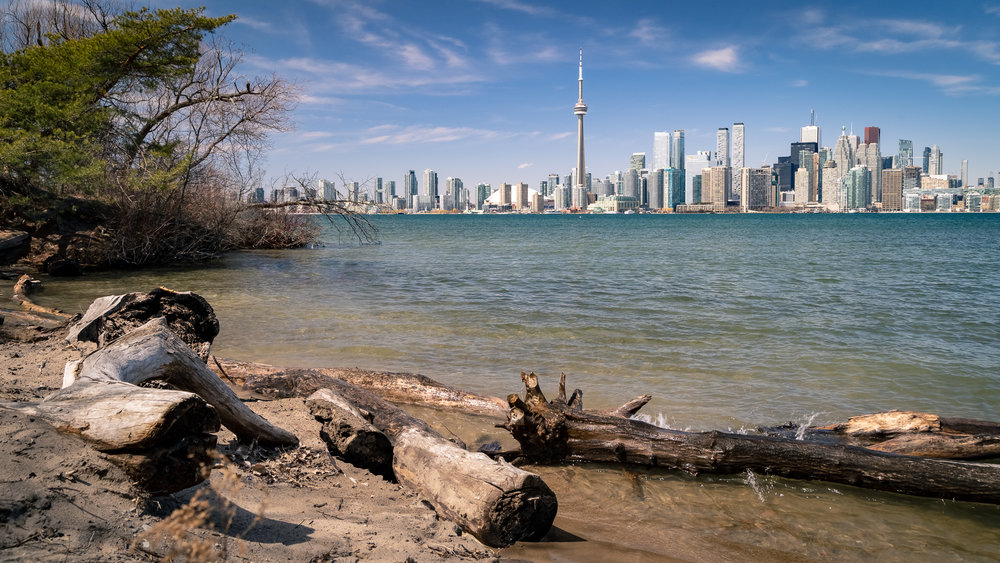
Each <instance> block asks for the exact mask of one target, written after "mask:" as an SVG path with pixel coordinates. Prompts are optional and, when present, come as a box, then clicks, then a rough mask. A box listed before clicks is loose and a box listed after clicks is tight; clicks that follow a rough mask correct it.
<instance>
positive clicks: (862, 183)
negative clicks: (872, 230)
mask: <svg viewBox="0 0 1000 563" xmlns="http://www.w3.org/2000/svg"><path fill="white" fill-rule="evenodd" d="M844 199H845V201H844V205H845V207H846V208H847V209H868V207H869V206H870V205H871V202H872V173H871V170H868V167H867V166H855V167H854V168H851V169H850V170H848V171H847V175H846V176H844Z"/></svg>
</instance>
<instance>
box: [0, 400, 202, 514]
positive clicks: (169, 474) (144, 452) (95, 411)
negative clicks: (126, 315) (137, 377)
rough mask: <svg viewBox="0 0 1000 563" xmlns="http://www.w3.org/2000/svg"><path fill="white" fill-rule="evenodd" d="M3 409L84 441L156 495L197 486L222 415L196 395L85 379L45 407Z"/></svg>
mask: <svg viewBox="0 0 1000 563" xmlns="http://www.w3.org/2000/svg"><path fill="white" fill-rule="evenodd" d="M0 406H4V407H7V408H10V409H14V410H18V411H20V412H23V413H25V414H28V415H32V416H37V417H39V418H41V419H43V420H45V421H46V422H48V423H49V424H51V425H53V426H54V427H55V428H56V429H57V430H59V431H60V432H67V433H70V434H76V435H79V436H80V437H82V438H84V439H86V440H87V441H89V442H90V443H91V444H92V445H93V446H94V448H95V449H97V450H99V451H101V452H104V453H105V454H107V456H108V458H109V459H111V461H113V462H115V463H116V464H118V465H120V466H122V467H123V468H124V469H125V470H126V472H128V473H129V475H130V476H131V477H132V479H133V480H134V481H135V482H136V484H138V485H139V486H140V487H141V488H143V489H145V490H147V491H149V492H151V493H153V494H166V493H172V492H176V491H179V490H181V489H184V488H187V487H190V486H192V485H195V484H198V483H200V482H201V481H203V480H204V479H205V478H206V477H207V476H208V472H209V471H210V468H211V467H212V462H213V456H214V452H215V444H216V438H215V435H213V434H209V433H210V432H215V431H217V430H218V429H219V417H218V415H217V414H216V413H215V411H214V410H212V408H211V407H209V406H208V405H207V404H206V403H205V402H204V401H203V400H202V399H201V398H200V397H198V396H197V395H195V394H193V393H185V392H182V391H170V390H164V389H146V388H142V387H136V386H135V385H130V384H127V383H121V382H117V381H84V382H81V383H79V384H77V385H74V386H72V387H68V388H65V389H61V390H59V391H56V392H55V393H53V394H51V395H49V396H48V397H46V398H45V400H43V401H42V402H41V403H37V404H28V403H6V404H3V405H0Z"/></svg>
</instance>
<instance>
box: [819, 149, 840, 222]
mask: <svg viewBox="0 0 1000 563" xmlns="http://www.w3.org/2000/svg"><path fill="white" fill-rule="evenodd" d="M822 175H823V192H822V194H821V197H820V201H821V202H822V203H823V207H825V208H826V209H827V211H833V212H837V211H840V210H842V209H843V208H844V190H843V182H842V180H841V176H840V172H839V171H838V169H837V163H836V162H834V161H833V160H828V161H826V164H824V165H823V174H822Z"/></svg>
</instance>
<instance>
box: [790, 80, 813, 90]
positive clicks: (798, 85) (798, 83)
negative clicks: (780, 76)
mask: <svg viewBox="0 0 1000 563" xmlns="http://www.w3.org/2000/svg"><path fill="white" fill-rule="evenodd" d="M808 85H809V81H808V80H803V79H799V80H793V81H792V83H791V84H790V86H791V87H792V88H805V87H806V86H808Z"/></svg>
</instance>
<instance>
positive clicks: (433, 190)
mask: <svg viewBox="0 0 1000 563" xmlns="http://www.w3.org/2000/svg"><path fill="white" fill-rule="evenodd" d="M423 195H425V196H429V197H430V198H431V200H432V201H433V200H434V198H436V197H437V196H438V175H437V172H435V171H433V170H431V169H430V168H428V169H426V170H424V193H423Z"/></svg>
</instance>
